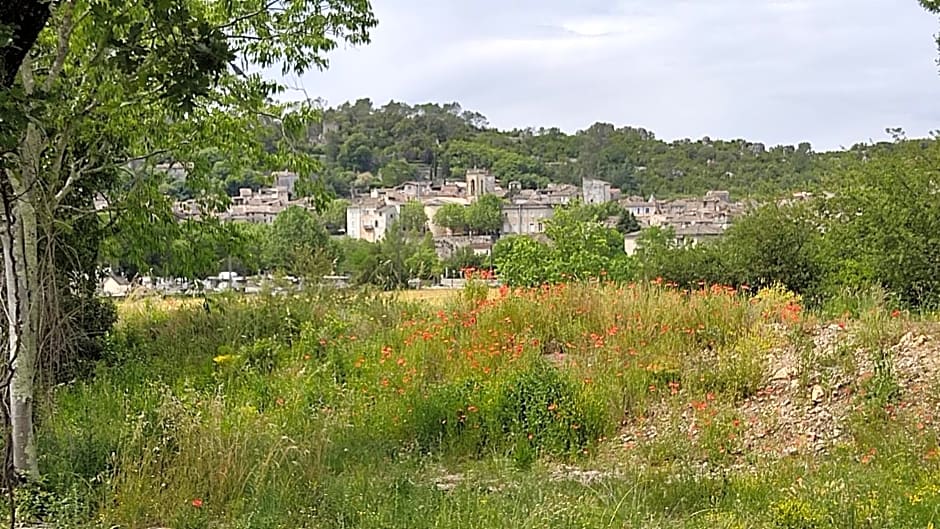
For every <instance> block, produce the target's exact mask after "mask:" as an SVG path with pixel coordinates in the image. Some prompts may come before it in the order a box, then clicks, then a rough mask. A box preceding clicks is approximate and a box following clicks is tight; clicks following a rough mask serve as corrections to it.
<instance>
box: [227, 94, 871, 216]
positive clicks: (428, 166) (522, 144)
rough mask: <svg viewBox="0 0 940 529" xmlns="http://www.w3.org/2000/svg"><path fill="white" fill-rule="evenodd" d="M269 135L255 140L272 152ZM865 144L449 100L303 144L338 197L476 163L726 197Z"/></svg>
mask: <svg viewBox="0 0 940 529" xmlns="http://www.w3.org/2000/svg"><path fill="white" fill-rule="evenodd" d="M278 139H279V138H278V137H276V134H275V135H272V136H271V137H268V138H265V139H264V140H265V143H266V144H268V145H269V146H270V147H271V148H272V149H273V148H274V146H275V145H276V142H277V140H278ZM870 147H871V145H864V144H860V145H856V146H854V147H852V148H851V149H850V150H848V151H842V152H829V153H817V152H814V151H813V149H812V146H811V145H810V144H809V143H800V144H799V145H795V146H792V145H779V146H765V145H763V144H761V143H754V142H749V141H746V140H743V139H735V140H716V139H711V138H708V137H705V138H701V139H699V140H695V141H693V140H689V139H683V140H677V141H673V142H666V141H663V140H661V139H658V138H656V135H655V134H654V133H653V132H652V131H648V130H646V129H642V128H634V127H621V128H618V127H616V126H614V125H612V124H609V123H596V124H594V125H592V126H591V127H589V128H588V129H586V130H582V131H579V132H576V133H574V134H567V133H565V132H563V131H561V130H559V129H557V128H550V129H544V128H540V129H531V128H529V129H522V130H519V129H516V130H511V131H501V130H497V129H495V128H492V127H490V126H489V125H488V123H487V120H486V118H485V117H484V116H483V115H481V114H479V113H477V112H472V111H468V110H464V109H463V108H462V107H461V106H460V105H459V104H458V103H449V104H433V103H428V104H420V105H415V106H411V105H407V104H404V103H398V102H390V103H388V104H386V105H385V106H382V107H376V106H374V105H373V103H372V101H370V100H369V99H361V100H358V101H356V102H355V103H345V104H343V105H341V106H338V107H336V108H329V109H326V110H324V111H323V116H322V120H321V121H320V122H319V123H316V124H314V125H312V126H311V127H310V128H309V130H308V134H307V138H306V142H305V144H304V145H303V149H305V150H307V151H308V153H309V154H313V155H316V156H319V158H320V159H321V161H322V168H321V174H322V177H323V180H322V182H323V183H324V184H325V185H326V188H327V190H328V191H332V193H333V194H334V195H335V196H338V197H349V196H350V195H351V194H352V193H353V192H354V191H355V192H360V193H361V192H363V191H367V190H368V189H370V188H373V187H381V186H385V187H392V186H396V185H398V184H401V183H402V182H405V181H408V180H412V179H436V180H440V179H445V178H455V179H460V178H462V177H463V174H464V171H465V170H466V169H467V168H470V167H485V168H488V169H490V170H491V171H492V172H493V173H494V174H495V175H496V176H497V177H498V178H499V180H500V182H501V183H503V185H505V184H506V183H508V182H510V181H513V180H516V181H519V182H521V183H522V185H523V187H525V188H538V187H544V186H546V185H547V184H549V183H552V182H554V183H570V184H580V181H581V178H582V177H592V178H599V179H602V180H605V181H608V182H610V183H611V184H613V185H614V186H615V187H617V188H619V189H621V190H622V191H623V193H624V194H625V195H642V196H649V195H651V194H652V195H655V196H657V197H660V198H669V197H675V196H688V195H697V194H701V193H704V192H705V191H707V190H709V189H727V190H730V191H731V192H732V193H733V194H734V195H735V196H736V197H753V198H761V197H770V196H777V195H779V194H780V193H783V192H787V191H792V190H807V189H812V188H813V187H814V186H816V185H817V184H818V183H819V182H820V181H821V180H822V179H823V178H824V176H825V175H826V174H827V173H829V172H831V171H830V169H831V168H832V167H833V166H834V164H835V163H836V161H837V160H838V159H839V158H840V157H843V156H846V155H853V154H854V155H855V156H859V155H860V154H861V153H863V152H864V151H865V150H867V149H869V148H870ZM225 178H226V187H227V189H228V190H229V192H230V193H232V194H233V193H235V192H237V189H238V187H252V188H257V187H260V186H261V185H263V183H264V178H263V177H262V176H261V175H260V173H258V174H248V175H247V176H246V175H229V176H227V177H225Z"/></svg>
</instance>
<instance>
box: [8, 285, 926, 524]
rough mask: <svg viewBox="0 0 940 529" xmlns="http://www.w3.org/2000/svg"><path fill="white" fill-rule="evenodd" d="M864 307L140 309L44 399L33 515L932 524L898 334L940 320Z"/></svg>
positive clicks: (666, 301) (371, 301)
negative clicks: (84, 367)
mask: <svg viewBox="0 0 940 529" xmlns="http://www.w3.org/2000/svg"><path fill="white" fill-rule="evenodd" d="M853 310H854V311H855V312H854V314H824V313H819V312H814V311H807V310H806V309H805V308H804V307H803V306H802V305H801V302H800V299H799V298H798V297H796V296H793V295H791V294H788V293H786V292H783V291H780V290H767V291H762V292H760V293H756V294H752V293H749V292H737V291H734V290H732V289H728V288H722V287H704V286H703V287H702V288H701V289H699V290H697V291H691V292H688V291H687V292H683V291H679V290H676V289H674V288H671V287H669V286H668V285H660V284H648V285H625V286H616V285H605V284H595V285H559V286H552V287H548V286H546V287H542V288H537V289H526V290H508V289H502V290H499V291H489V290H488V289H485V288H480V287H478V286H473V285H471V286H469V287H468V288H467V289H466V290H465V291H463V292H460V293H458V294H455V295H451V296H450V297H447V298H442V299H436V300H435V302H434V303H426V302H425V301H424V300H420V299H416V300H410V299H402V298H400V297H397V298H396V297H392V298H389V297H387V296H383V295H372V294H368V293H363V292H354V291H348V292H340V291H327V290H324V291H310V292H306V293H303V294H299V295H295V296H258V297H219V298H214V299H211V300H209V301H208V302H207V303H205V304H192V303H183V304H172V305H168V304H164V303H161V302H159V301H154V302H149V303H148V302H140V301H138V302H135V303H134V304H133V305H132V306H126V307H123V308H122V311H121V321H120V324H119V327H118V329H117V330H116V331H115V333H114V334H113V336H112V337H110V344H109V348H108V351H109V356H108V357H107V358H106V359H105V361H103V362H102V363H101V365H100V366H99V367H98V369H97V372H96V373H95V375H94V377H93V378H90V379H87V380H78V381H74V382H72V383H69V384H65V385H60V386H57V387H55V388H52V389H51V390H50V391H49V392H48V394H47V395H46V396H45V398H44V399H43V402H42V403H41V412H40V414H41V416H40V420H39V424H38V432H39V438H40V451H41V454H42V455H41V467H42V472H43V481H42V482H41V483H40V484H39V485H37V486H33V487H31V488H28V489H25V490H21V491H20V492H19V500H20V501H19V507H18V508H19V510H20V511H21V512H20V515H21V517H31V518H35V519H41V520H45V521H51V522H55V523H58V524H60V525H62V526H65V527H75V526H89V527H133V528H148V527H173V528H203V527H219V528H228V527H231V528H241V527H244V528H267V527H271V528H275V527H389V528H394V527H402V528H406V527H407V528H415V527H448V528H450V527H455V528H459V527H473V528H477V527H508V526H517V527H729V528H730V527H785V528H786V527H789V528H817V527H818V528H823V527H840V528H842V527H919V528H926V527H933V526H935V525H937V524H938V523H940V457H938V447H937V428H938V423H937V422H936V421H937V417H935V416H934V412H933V410H935V409H936V408H935V405H936V403H937V397H938V394H937V384H936V382H937V381H936V378H935V377H933V375H935V374H936V372H934V371H931V370H930V369H928V368H927V367H925V368H924V369H923V370H922V372H921V373H919V374H920V375H923V376H920V377H919V378H917V379H916V381H917V382H918V384H917V385H916V386H917V387H914V385H912V384H910V383H909V382H910V381H911V380H914V379H913V378H911V376H913V375H911V376H908V375H910V373H911V368H910V365H908V364H909V362H908V360H909V357H910V355H907V356H905V362H908V363H903V364H901V363H897V365H895V364H896V362H895V356H896V355H900V354H901V353H900V352H899V351H900V350H899V349H897V348H896V347H893V346H894V344H897V343H898V340H899V339H901V337H902V336H904V335H905V334H906V333H907V332H909V331H910V330H911V329H919V330H918V331H917V332H918V333H921V332H923V333H926V335H929V334H930V325H931V324H930V323H929V322H927V321H923V319H918V320H917V321H915V319H914V318H911V317H910V316H909V315H907V314H902V313H899V312H897V311H892V310H891V309H890V308H888V307H885V306H884V305H883V304H882V303H879V302H878V301H877V300H869V302H867V303H861V304H858V306H856V307H855V308H854V309H853ZM820 329H833V330H832V332H831V333H830V334H831V335H832V336H835V337H836V338H834V339H832V340H830V341H829V342H827V343H826V344H822V345H821V344H820V343H818V342H819V336H820ZM919 335H920V334H919ZM926 335H925V337H924V340H920V341H917V343H918V344H920V345H918V347H921V349H918V350H919V351H923V350H926V349H925V348H928V349H929V341H925V340H929V339H932V338H929V336H926ZM922 356H923V360H919V361H923V362H927V361H928V360H929V358H932V357H930V355H929V354H928V353H924V355H922ZM918 358H920V357H918ZM869 365H871V366H873V367H871V368H870V369H869V367H868V366H869ZM846 373H858V376H851V377H848V378H846V377H845V376H844V375H845V374H846ZM840 377H841V378H840ZM905 377H906V378H905ZM932 377H933V378H932ZM781 379H782V380H781ZM817 388H818V389H817ZM826 414H828V416H829V417H830V419H831V420H830V419H826V420H821V419H818V418H819V417H821V416H825V415H826ZM794 417H795V418H794ZM836 419H838V420H836ZM827 421H828V422H827ZM807 425H808V426H807ZM804 427H805V428H807V432H802V431H801V430H800V429H801V428H804ZM836 428H838V433H837V434H834V435H823V436H822V437H823V440H824V441H825V443H824V444H820V443H822V441H820V440H819V439H818V438H819V437H820V434H819V432H818V430H820V429H822V430H826V429H829V430H834V429H836ZM823 433H825V432H823Z"/></svg>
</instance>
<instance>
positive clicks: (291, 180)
mask: <svg viewBox="0 0 940 529" xmlns="http://www.w3.org/2000/svg"><path fill="white" fill-rule="evenodd" d="M273 181H274V183H275V185H274V186H272V187H265V188H261V189H258V190H257V191H255V190H251V189H247V188H242V189H240V190H239V193H238V195H237V196H235V197H232V199H231V205H230V206H229V208H228V209H227V210H226V211H225V212H224V213H222V214H221V218H222V220H225V221H231V222H250V223H272V222H273V221H274V219H275V218H276V217H277V215H278V214H279V213H280V212H282V211H284V210H285V209H286V208H288V207H290V206H292V205H300V206H303V207H307V208H311V207H312V206H311V205H310V203H309V202H308V201H307V200H306V199H303V198H299V197H295V193H294V186H295V184H296V182H297V176H296V175H294V174H292V173H275V174H274V175H273ZM487 195H492V196H495V197H498V198H499V199H500V204H501V210H502V226H501V228H500V230H499V235H526V236H530V237H534V238H539V237H540V236H542V234H544V232H545V229H546V222H547V221H548V220H549V219H551V218H552V217H553V216H554V214H555V211H556V209H558V208H561V207H565V206H568V205H571V204H574V203H578V202H580V203H582V204H605V203H610V202H615V203H617V204H619V205H620V206H621V207H622V208H623V209H624V210H626V211H628V212H630V213H631V214H632V215H633V216H634V217H635V218H636V219H637V221H638V223H639V225H640V227H641V228H646V227H663V228H666V227H668V228H672V230H673V231H674V233H675V237H676V239H677V242H679V243H685V244H698V243H700V242H702V241H705V240H709V239H713V238H716V237H719V236H721V234H722V233H723V232H724V231H725V230H726V229H727V228H728V227H729V226H730V224H731V222H732V221H733V220H734V218H735V217H738V216H740V215H742V214H744V213H745V212H746V211H747V209H748V205H747V204H745V203H743V202H735V201H733V200H732V199H731V196H730V193H729V192H727V191H718V190H716V191H708V192H707V193H706V194H705V195H704V196H700V197H694V198H680V199H673V200H659V199H657V198H656V197H654V196H650V197H645V198H644V197H640V196H623V195H622V194H621V192H620V190H619V189H616V188H614V187H612V186H611V184H610V183H608V182H604V181H602V180H597V179H591V178H585V179H582V183H581V186H580V187H578V186H574V185H570V184H554V183H550V184H548V185H547V186H546V187H544V188H542V189H522V186H521V184H520V183H519V182H510V183H509V184H508V186H507V187H502V186H500V185H499V183H498V182H497V179H496V177H495V176H494V175H493V174H492V173H490V172H489V171H487V170H485V169H470V170H468V171H467V173H466V178H465V179H464V180H458V181H454V180H448V181H442V182H432V181H430V180H415V181H408V182H405V183H403V184H402V185H399V186H396V187H392V188H374V189H371V190H370V191H369V192H368V194H367V195H364V196H354V197H352V199H351V201H350V203H349V205H348V207H347V208H346V226H345V230H344V233H343V234H344V235H345V236H346V237H349V238H352V239H359V240H364V241H368V242H379V241H382V240H383V239H384V238H385V234H386V231H387V230H388V229H389V228H390V227H391V226H392V225H394V223H395V222H396V221H397V220H398V219H400V218H401V211H402V207H403V206H404V205H405V204H407V203H409V202H411V201H416V202H418V203H420V204H421V205H422V206H423V208H424V212H425V215H426V217H427V219H429V220H428V226H427V230H428V231H429V232H430V233H431V234H432V236H433V237H434V240H435V247H436V248H437V250H438V254H439V256H440V257H441V258H446V257H448V256H449V255H451V254H452V253H453V252H454V251H455V250H457V249H459V248H462V247H465V246H470V247H472V248H473V250H474V252H475V253H478V254H488V253H489V252H490V250H491V248H492V245H493V243H494V242H495V239H496V238H497V236H496V235H493V234H487V235H475V234H473V233H467V234H459V233H455V232H454V230H452V229H449V228H445V227H443V226H440V225H438V224H436V223H435V218H436V217H437V213H438V211H440V209H441V208H442V207H444V206H446V205H458V206H463V207H469V206H470V205H471V204H473V203H474V202H475V201H477V200H479V199H480V198H482V197H484V196H487ZM175 211H176V213H177V216H178V217H179V218H181V219H185V218H194V217H198V216H199V209H198V207H197V206H196V205H195V204H194V203H193V202H192V201H188V202H178V203H177V204H176V206H175ZM637 236H638V232H637V233H632V234H627V235H626V237H625V241H624V250H625V251H626V252H627V253H633V251H634V250H635V248H636V239H637Z"/></svg>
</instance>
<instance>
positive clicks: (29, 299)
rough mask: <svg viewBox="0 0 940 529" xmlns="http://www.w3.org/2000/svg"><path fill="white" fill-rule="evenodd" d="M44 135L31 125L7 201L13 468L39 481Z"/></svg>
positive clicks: (5, 239) (10, 177)
mask: <svg viewBox="0 0 940 529" xmlns="http://www.w3.org/2000/svg"><path fill="white" fill-rule="evenodd" d="M39 145H40V141H39V136H38V131H37V130H36V129H35V127H34V126H33V125H29V126H28V129H27V133H26V138H25V140H24V142H23V143H22V145H21V148H20V171H18V173H14V172H12V171H7V173H6V176H8V183H9V188H8V189H7V190H6V191H5V193H7V192H11V194H12V196H11V195H10V194H7V196H5V197H4V198H5V208H4V209H5V216H6V219H5V220H6V223H5V230H4V233H3V241H2V245H3V260H4V274H5V276H6V285H5V286H6V288H5V292H4V295H5V298H6V299H5V305H6V308H7V314H8V317H7V339H8V343H7V347H8V349H9V351H8V352H9V366H8V367H9V369H10V381H9V382H10V386H9V389H8V391H9V395H8V397H9V401H8V402H9V413H10V416H9V419H10V428H11V433H12V436H11V437H12V438H11V446H10V447H9V449H10V450H11V452H12V455H13V458H12V459H13V469H14V470H15V471H16V473H17V474H18V475H20V476H21V477H23V478H26V479H35V478H38V477H39V464H38V459H37V452H36V441H35V437H34V434H33V397H34V385H35V382H36V365H37V362H38V358H39V344H40V340H39V333H40V325H39V323H40V322H39V308H40V307H39V297H40V288H41V285H40V283H39V230H38V220H37V214H36V205H37V204H36V202H35V201H36V200H37V199H38V197H40V196H42V194H41V193H40V190H39V189H37V182H38V172H39V167H40V148H39Z"/></svg>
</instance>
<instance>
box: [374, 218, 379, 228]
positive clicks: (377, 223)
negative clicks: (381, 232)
mask: <svg viewBox="0 0 940 529" xmlns="http://www.w3.org/2000/svg"><path fill="white" fill-rule="evenodd" d="M375 227H376V228H378V227H379V221H378V220H376V221H375Z"/></svg>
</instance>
